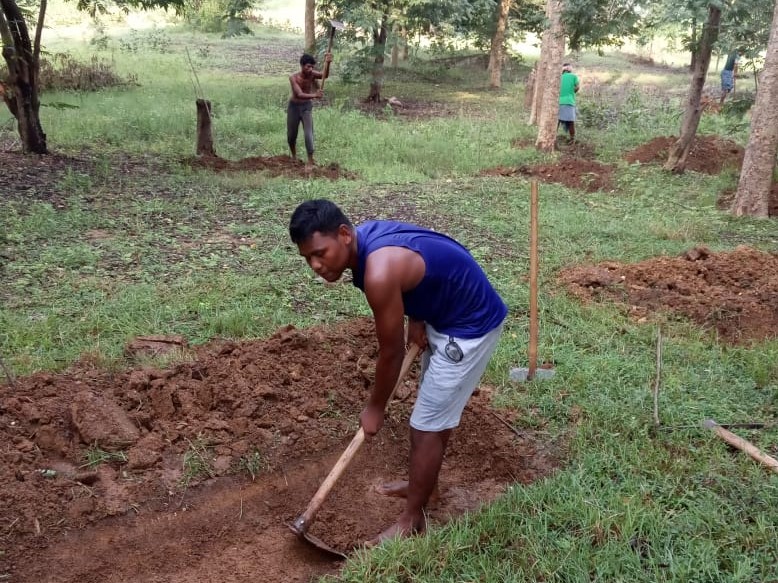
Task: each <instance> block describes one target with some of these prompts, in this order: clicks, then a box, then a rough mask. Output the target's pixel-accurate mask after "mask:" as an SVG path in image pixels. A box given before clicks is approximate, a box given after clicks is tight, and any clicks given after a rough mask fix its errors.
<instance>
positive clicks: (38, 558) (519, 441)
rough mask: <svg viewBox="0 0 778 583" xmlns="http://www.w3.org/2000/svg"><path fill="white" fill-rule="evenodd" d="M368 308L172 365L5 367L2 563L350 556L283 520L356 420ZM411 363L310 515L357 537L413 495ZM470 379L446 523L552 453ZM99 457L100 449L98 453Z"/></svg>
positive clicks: (175, 563) (229, 565) (201, 572)
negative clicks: (334, 322) (387, 487)
mask: <svg viewBox="0 0 778 583" xmlns="http://www.w3.org/2000/svg"><path fill="white" fill-rule="evenodd" d="M376 354H377V346H376V343H375V340H374V329H373V324H372V321H371V320H367V319H360V320H354V321H350V322H347V323H345V324H343V325H340V326H333V327H323V328H313V329H308V330H296V329H294V328H292V327H286V328H283V329H281V330H279V331H278V332H277V333H276V334H275V335H274V336H273V337H271V338H269V339H267V340H262V341H251V342H233V341H218V342H213V343H211V344H208V345H205V346H202V347H199V348H197V349H194V350H191V351H190V353H189V357H190V358H189V360H187V361H186V362H182V363H179V364H176V365H173V366H171V367H169V368H165V369H157V368H138V369H134V370H128V371H123V372H110V371H105V370H102V369H96V368H94V367H93V366H91V365H90V364H89V363H87V362H82V363H80V364H77V365H76V366H74V367H73V368H71V369H70V370H68V371H66V372H65V373H63V374H56V375H55V374H46V373H40V374H36V375H33V376H30V377H25V378H20V379H17V380H16V381H14V382H13V383H12V385H10V386H9V385H4V386H3V385H0V440H2V445H0V508H2V509H3V511H2V513H1V514H0V529H2V530H0V533H2V538H0V540H2V545H0V550H1V551H2V552H0V575H2V577H3V579H8V580H11V581H14V582H30V583H32V582H40V581H47V582H63V583H64V582H73V581H79V582H83V583H92V582H94V583H97V582H101V583H102V582H119V581H147V582H163V581H164V582H176V583H184V582H185V583H190V582H191V583H194V582H202V581H220V582H232V581H257V580H261V581H273V582H281V583H283V582H287V581H290V582H291V581H309V580H311V579H312V578H313V577H316V576H318V575H321V574H323V573H327V572H333V571H336V570H337V568H338V566H339V563H338V562H337V561H335V560H333V559H331V558H329V557H324V556H322V555H321V554H320V552H319V551H316V550H313V549H311V548H309V547H308V546H307V545H306V544H304V543H303V542H301V541H299V540H298V539H297V538H296V537H295V535H294V534H292V533H291V532H290V531H289V529H288V528H287V527H286V526H285V523H286V522H291V521H292V520H294V519H295V518H296V517H297V516H298V515H299V514H300V513H301V512H302V511H303V510H304V509H305V508H306V507H307V505H308V502H309V501H310V499H311V497H312V496H313V494H314V492H315V491H316V489H317V488H318V486H319V484H320V483H321V481H322V479H323V478H324V476H325V475H326V474H327V473H328V472H329V470H330V469H331V468H332V466H333V464H334V463H335V461H336V460H337V458H338V457H339V456H340V454H341V453H342V451H343V449H344V448H345V446H346V445H347V443H348V442H349V441H350V440H351V438H352V437H353V435H354V432H355V431H356V429H357V422H356V420H357V419H358V415H359V412H360V411H361V409H362V407H363V404H364V401H365V398H366V396H367V394H368V393H367V391H368V389H369V387H370V386H371V384H372V381H373V376H374V372H375V358H376ZM416 376H417V372H416V370H415V369H414V370H412V373H411V374H410V375H409V379H407V380H406V382H405V384H404V386H403V387H401V391H399V392H398V396H397V398H396V399H395V400H394V401H393V402H392V403H391V404H390V406H389V408H388V418H387V422H386V425H385V427H384V429H383V430H382V431H381V432H380V433H379V434H378V435H377V436H376V437H375V438H374V439H372V440H370V441H369V442H367V443H366V444H365V445H363V446H362V450H361V451H360V452H359V453H358V455H357V456H356V458H355V459H354V461H353V462H352V464H351V465H350V466H349V468H348V469H347V470H346V472H345V473H344V475H343V476H342V477H341V479H340V481H339V482H338V483H337V484H336V486H335V488H334V489H333V491H332V493H331V495H330V497H329V498H328V499H327V501H326V502H325V503H324V505H323V507H322V509H321V511H320V512H319V514H318V517H317V519H316V522H315V523H314V524H313V526H312V528H311V531H310V532H311V533H312V534H314V535H316V536H318V537H319V538H321V539H322V540H324V541H326V542H327V543H329V544H331V545H332V546H334V547H335V548H338V549H340V550H343V551H348V550H350V549H352V548H354V547H355V546H358V545H360V544H361V543H362V542H363V541H365V540H367V539H369V538H372V537H373V536H374V535H375V534H377V533H378V532H379V531H380V530H381V529H382V528H384V527H386V526H387V525H389V524H391V523H392V522H393V520H394V519H395V518H396V516H397V515H398V514H399V512H400V509H401V508H402V501H401V500H399V499H396V498H387V497H384V496H381V495H380V494H378V493H377V492H375V491H374V488H373V487H374V486H375V485H376V484H378V483H380V482H382V481H384V480H390V479H396V478H398V477H405V471H406V464H407V450H408V431H407V420H408V415H409V411H410V409H411V407H412V402H413V395H414V394H415V391H414V389H415V383H416V381H415V378H416ZM490 393H491V391H490V390H489V389H488V388H486V387H484V388H482V389H481V391H480V393H478V394H477V395H476V396H474V397H473V399H472V400H471V402H470V404H469V405H468V408H467V410H466V411H465V414H464V416H463V420H462V425H461V427H460V428H459V429H458V430H457V431H456V432H455V433H454V436H453V437H452V440H451V444H450V448H449V452H448V454H447V457H446V460H445V461H444V467H443V470H442V473H441V499H440V501H439V502H438V503H437V505H436V506H435V507H433V508H432V509H431V516H432V521H433V523H438V524H439V523H441V522H445V521H446V520H448V519H449V518H451V517H454V516H457V515H460V514H462V513H463V512H465V511H466V510H470V509H474V508H476V507H477V506H478V505H479V504H481V503H484V502H488V501H490V500H492V499H493V498H494V497H495V496H497V495H498V494H499V493H500V492H502V491H503V489H504V488H505V487H506V485H507V484H510V483H514V482H520V483H528V482H532V481H533V480H536V479H538V478H539V477H542V476H545V475H547V474H549V473H550V472H551V471H553V468H554V467H555V464H556V458H555V454H554V452H553V451H551V448H550V447H549V446H548V445H544V444H542V443H541V442H539V441H538V440H537V439H536V438H535V436H534V435H533V433H531V432H521V433H519V434H516V433H514V432H512V431H511V430H510V429H508V428H507V427H506V426H505V425H504V424H503V421H504V418H506V417H507V418H508V419H509V420H510V415H509V414H508V413H505V412H503V413H501V414H500V415H501V416H502V417H503V419H502V420H501V419H500V418H498V417H496V416H495V413H494V412H493V411H491V409H490V408H489V400H490V399H489V397H490ZM90 462H91V463H90Z"/></svg>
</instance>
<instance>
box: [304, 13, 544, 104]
mask: <svg viewBox="0 0 778 583" xmlns="http://www.w3.org/2000/svg"><path fill="white" fill-rule="evenodd" d="M536 1H537V0H521V1H516V3H517V4H520V5H524V4H529V3H530V2H536ZM496 9H497V0H372V1H369V2H363V1H359V0H325V1H323V2H321V3H320V4H319V5H318V18H319V21H320V22H322V23H323V24H326V23H327V22H328V21H329V20H330V19H336V20H340V21H342V22H344V23H346V25H347V28H346V30H345V31H344V33H343V34H342V35H341V36H342V37H343V38H345V39H347V40H348V41H350V42H352V43H354V44H356V45H357V46H359V47H360V49H359V50H358V51H357V55H358V57H361V58H362V59H363V66H362V68H363V70H365V71H367V70H368V69H370V76H371V83H370V91H369V94H368V97H367V99H368V101H379V100H380V98H381V89H382V87H383V77H384V59H385V56H386V53H387V47H388V46H391V44H393V43H391V42H390V41H391V40H393V39H392V38H391V37H392V34H403V35H405V36H406V37H412V36H414V35H417V34H424V35H427V36H430V37H433V38H437V39H439V40H440V39H445V38H451V37H453V36H454V35H457V34H462V33H463V32H464V31H465V30H466V29H467V28H468V26H472V27H473V28H471V29H470V30H471V31H472V30H476V29H477V30H479V31H481V32H483V31H485V30H491V29H490V28H489V27H494V25H495V22H494V18H495V14H496V12H495V11H496ZM487 23H488V24H487ZM489 34H491V32H490V33H489ZM483 37H484V38H491V37H490V36H486V35H483ZM482 46H486V45H485V44H484V45H482ZM368 60H369V61H370V64H369V65H368V63H367V61H368Z"/></svg>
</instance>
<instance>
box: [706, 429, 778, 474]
mask: <svg viewBox="0 0 778 583" xmlns="http://www.w3.org/2000/svg"><path fill="white" fill-rule="evenodd" d="M702 426H703V427H705V428H706V429H710V430H712V431H713V432H714V433H715V434H716V435H718V436H719V437H720V438H721V439H723V440H724V441H726V442H727V443H728V444H729V445H731V446H732V447H734V448H736V449H739V450H740V451H742V452H744V453H747V454H748V455H750V456H751V457H752V458H754V459H755V460H756V461H758V462H759V463H760V464H764V465H765V466H767V467H768V468H770V469H771V470H772V471H774V472H776V473H778V460H776V459H775V458H774V457H771V456H769V455H767V454H766V453H764V452H763V451H762V450H760V449H759V448H758V447H756V446H755V445H754V444H753V443H751V442H750V441H747V440H745V439H743V438H742V437H740V436H738V435H735V434H734V433H732V432H731V431H728V430H726V429H724V428H723V427H722V426H721V425H719V424H718V423H716V422H715V421H714V420H713V419H706V420H705V421H703V423H702Z"/></svg>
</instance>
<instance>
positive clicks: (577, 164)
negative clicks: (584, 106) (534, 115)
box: [480, 156, 613, 192]
mask: <svg viewBox="0 0 778 583" xmlns="http://www.w3.org/2000/svg"><path fill="white" fill-rule="evenodd" d="M517 175H522V176H532V177H534V178H537V179H538V180H540V181H542V182H554V183H557V184H563V185H564V186H567V187H568V188H574V189H577V190H583V191H585V192H596V191H598V190H604V191H609V190H613V186H612V183H611V177H612V176H613V166H609V165H607V164H600V163H599V162H595V161H593V160H584V159H581V158H573V157H569V156H564V157H562V158H560V160H559V162H557V163H556V164H539V165H537V166H519V167H518V168H516V167H508V166H497V167H496V168H489V169H486V170H482V171H481V173H480V176H517Z"/></svg>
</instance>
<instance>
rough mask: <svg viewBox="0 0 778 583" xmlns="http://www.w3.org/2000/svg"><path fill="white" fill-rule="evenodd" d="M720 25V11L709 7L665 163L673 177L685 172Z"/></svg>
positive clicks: (698, 123)
mask: <svg viewBox="0 0 778 583" xmlns="http://www.w3.org/2000/svg"><path fill="white" fill-rule="evenodd" d="M720 21H721V9H719V8H717V7H716V6H714V5H713V4H709V5H708V20H707V21H706V22H705V27H704V28H703V31H702V37H701V38H700V50H699V52H698V55H697V60H696V65H695V67H694V73H693V74H692V83H691V86H690V87H689V97H688V100H687V103H686V110H685V111H684V114H683V122H682V123H681V135H680V137H679V138H678V141H677V142H676V143H675V145H674V146H673V149H672V150H671V151H670V156H669V157H668V158H667V162H665V165H664V169H665V170H668V171H670V172H674V173H675V174H682V173H683V171H684V170H685V169H686V159H687V158H688V157H689V152H690V151H691V149H692V144H693V143H694V135H695V134H696V133H697V127H698V126H699V125H700V117H702V107H701V105H700V102H701V100H702V88H703V87H704V86H705V76H706V75H707V73H708V67H709V66H710V57H711V54H712V52H713V45H714V43H715V42H716V39H717V38H718V36H719V22H720Z"/></svg>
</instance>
